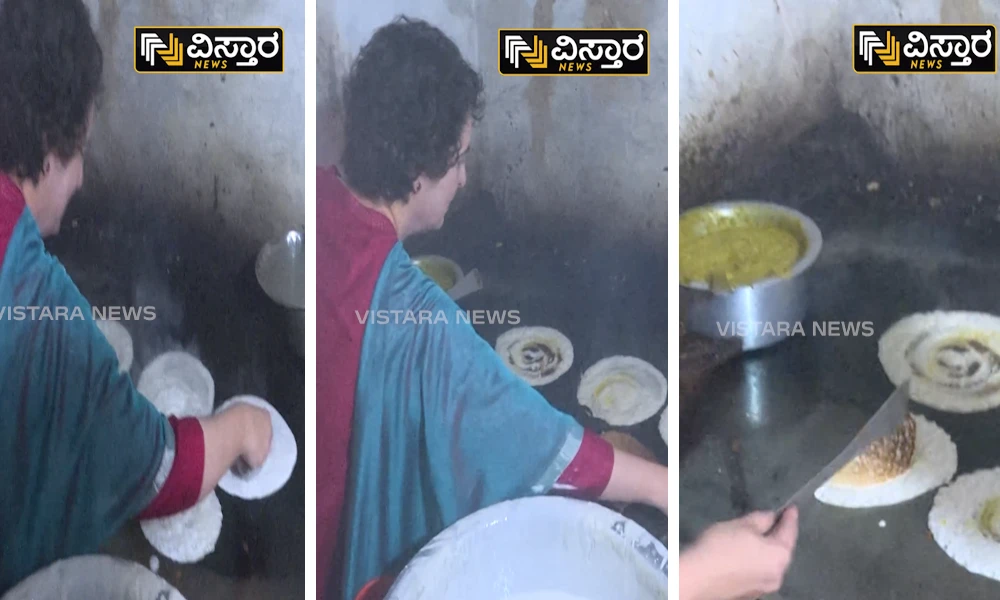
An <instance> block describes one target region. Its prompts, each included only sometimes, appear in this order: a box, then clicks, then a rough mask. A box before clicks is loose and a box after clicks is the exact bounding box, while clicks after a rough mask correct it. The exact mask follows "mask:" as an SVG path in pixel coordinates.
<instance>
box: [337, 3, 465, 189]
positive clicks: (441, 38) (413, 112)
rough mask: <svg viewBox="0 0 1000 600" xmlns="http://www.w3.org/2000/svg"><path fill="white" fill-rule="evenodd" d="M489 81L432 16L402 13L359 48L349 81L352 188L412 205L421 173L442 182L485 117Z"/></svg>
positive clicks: (347, 169) (347, 150)
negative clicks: (469, 125) (468, 129)
mask: <svg viewBox="0 0 1000 600" xmlns="http://www.w3.org/2000/svg"><path fill="white" fill-rule="evenodd" d="M482 109H483V80H482V78H481V77H480V75H479V74H478V73H477V72H476V70H475V69H473V68H472V66H471V65H470V64H469V63H468V62H466V61H465V59H464V58H462V53H461V52H460V51H459V49H458V46H456V45H455V43H454V42H453V41H452V40H451V39H449V38H448V37H447V36H446V35H445V34H444V33H442V32H441V30H439V29H437V28H436V27H434V26H432V25H430V24H428V23H427V22H425V21H421V20H417V19H410V18H407V17H405V16H402V17H397V18H396V20H394V21H393V22H392V23H390V24H388V25H385V26H383V27H381V28H380V29H379V30H378V31H376V32H375V34H374V35H373V36H372V38H371V40H369V41H368V43H367V44H365V46H364V47H363V48H361V51H360V52H359V53H358V56H357V58H356V59H355V61H354V64H353V65H352V67H351V71H350V73H349V74H348V77H347V79H346V81H345V82H344V113H345V115H344V117H345V118H344V134H345V138H346V143H345V146H344V155H343V158H342V160H341V164H342V167H343V171H344V176H345V177H346V179H347V182H348V183H349V184H350V185H351V187H352V188H353V189H354V190H356V191H357V192H358V193H360V194H361V195H363V196H365V197H367V198H370V199H372V200H377V201H382V202H405V201H406V200H407V198H408V197H409V195H410V193H411V192H412V191H413V184H414V182H415V181H416V179H417V178H418V177H420V176H421V175H426V176H427V177H429V178H431V179H433V180H438V179H440V178H441V177H444V175H445V174H446V173H447V172H448V170H449V169H450V168H451V167H452V166H453V165H454V164H455V161H456V159H457V158H458V153H459V150H460V148H459V145H460V144H461V137H462V130H463V129H464V127H465V124H466V122H467V121H468V120H469V119H470V118H471V119H473V120H474V121H478V120H480V119H481V118H482Z"/></svg>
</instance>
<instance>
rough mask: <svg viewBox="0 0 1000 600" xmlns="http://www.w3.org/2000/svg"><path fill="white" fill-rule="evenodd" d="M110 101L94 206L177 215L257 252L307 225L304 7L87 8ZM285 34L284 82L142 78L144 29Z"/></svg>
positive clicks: (98, 148)
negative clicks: (249, 29) (253, 244)
mask: <svg viewBox="0 0 1000 600" xmlns="http://www.w3.org/2000/svg"><path fill="white" fill-rule="evenodd" d="M86 3H87V5H88V6H89V7H90V10H91V16H92V19H93V21H94V25H95V28H96V30H97V34H98V39H99V40H100V42H101V45H102V47H103V49H104V54H105V70H104V84H105V93H104V97H103V98H102V104H101V107H100V110H99V112H98V116H97V121H96V124H95V128H94V131H93V135H92V137H91V147H90V150H89V153H88V156H87V160H88V164H87V175H86V179H87V182H86V185H87V188H88V191H89V192H91V193H90V194H84V195H85V196H87V197H89V196H96V197H98V198H102V199H103V200H105V201H106V202H108V203H112V204H113V203H117V202H120V203H126V205H125V206H124V208H126V209H128V210H142V208H143V206H149V205H151V204H157V205H162V204H163V203H168V204H172V205H174V207H175V209H176V211H175V212H181V213H183V214H185V215H186V216H187V217H196V218H199V219H205V220H210V221H211V222H212V223H213V227H215V226H216V225H215V224H217V225H218V226H223V227H225V228H227V229H228V230H230V231H232V232H234V233H236V234H237V235H239V236H240V237H244V238H249V240H251V241H258V242H259V241H263V240H264V239H268V238H270V237H272V236H275V235H280V234H281V233H282V232H283V231H285V230H287V229H288V228H290V227H295V226H301V225H302V224H303V222H304V197H303V194H304V187H303V173H304V153H305V151H304V146H303V145H304V133H303V129H304V96H303V93H304V92H303V86H304V67H305V61H304V58H303V57H304V52H305V37H304V36H305V8H304V3H303V2H275V1H274V0H243V1H235V0H219V1H215V2H208V3H205V2H195V1H192V0H162V1H157V2H148V1H147V2H142V3H139V2H128V1H126V0H87V2H86ZM143 25H145V26H154V25H159V26H164V25H216V26H227V25H228V26H241V25H243V26H251V25H252V26H280V27H283V28H284V32H285V49H284V51H285V72H284V73H282V74H265V75H256V74H230V75H225V76H223V75H220V74H190V75H155V74H153V75H140V74H138V73H136V72H135V70H134V68H133V62H132V60H133V58H132V40H133V28H134V27H136V26H143Z"/></svg>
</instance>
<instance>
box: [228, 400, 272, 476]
mask: <svg viewBox="0 0 1000 600" xmlns="http://www.w3.org/2000/svg"><path fill="white" fill-rule="evenodd" d="M233 408H234V409H241V410H244V411H245V414H244V416H243V449H242V451H241V452H240V458H242V459H243V460H244V461H246V463H247V465H248V466H249V467H250V468H251V469H259V468H260V467H261V466H262V465H263V464H264V461H265V460H266V459H267V455H268V453H269V452H270V451H271V414H270V413H269V412H267V411H266V410H264V409H263V408H259V407H257V406H250V405H243V406H235V407H233Z"/></svg>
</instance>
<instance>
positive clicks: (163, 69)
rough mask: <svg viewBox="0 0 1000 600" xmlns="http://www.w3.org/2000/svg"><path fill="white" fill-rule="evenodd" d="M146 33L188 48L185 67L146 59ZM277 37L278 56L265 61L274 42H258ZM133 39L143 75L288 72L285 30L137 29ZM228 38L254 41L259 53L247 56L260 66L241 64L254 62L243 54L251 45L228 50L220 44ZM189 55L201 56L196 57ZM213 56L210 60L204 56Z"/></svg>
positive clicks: (136, 63)
mask: <svg viewBox="0 0 1000 600" xmlns="http://www.w3.org/2000/svg"><path fill="white" fill-rule="evenodd" d="M143 33H155V34H157V35H158V36H159V38H160V39H161V40H162V41H163V43H164V44H169V43H170V42H169V40H170V35H171V34H173V36H174V38H176V39H177V40H179V41H180V42H181V43H182V44H184V52H183V54H184V64H182V65H178V66H171V65H168V64H166V63H165V62H164V61H163V60H162V57H160V56H157V57H156V59H154V64H153V65H150V64H149V62H148V60H147V59H146V58H145V57H143V56H142V49H141V48H140V45H141V40H142V34H143ZM275 33H277V34H278V52H277V54H275V55H274V56H271V57H265V56H263V55H262V54H261V50H262V49H263V50H264V51H265V52H267V53H268V54H270V53H271V52H273V51H274V48H273V46H272V44H271V42H270V40H269V41H267V42H265V43H263V44H262V43H261V42H260V41H259V40H258V38H260V39H263V38H271V39H273V36H274V34H275ZM198 34H203V35H205V36H207V37H208V39H209V40H210V41H211V47H209V43H206V42H204V41H203V40H200V39H199V40H197V41H196V40H195V36H197V35H198ZM133 37H134V39H133V42H132V45H133V54H132V57H133V66H134V67H135V70H136V71H137V72H139V73H233V72H236V73H283V72H284V71H285V32H284V30H283V29H282V28H281V27H188V26H175V27H136V28H135V30H134V32H133ZM226 37H231V38H251V39H252V40H253V42H254V47H253V50H255V51H254V52H252V54H251V53H249V52H247V54H251V56H252V57H254V58H256V59H257V64H256V65H239V64H237V63H240V62H248V61H250V58H247V57H246V56H244V53H243V52H242V50H244V49H245V48H247V47H248V46H249V45H248V44H247V43H246V42H236V43H234V42H230V43H229V44H227V45H226V46H223V45H222V44H221V43H216V39H217V38H226ZM189 52H193V53H195V54H198V55H199V56H192V55H191V54H189ZM209 52H210V53H211V55H210V56H201V55H204V54H206V53H209ZM230 55H232V56H230ZM206 63H207V66H205V64H206Z"/></svg>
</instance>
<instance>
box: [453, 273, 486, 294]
mask: <svg viewBox="0 0 1000 600" xmlns="http://www.w3.org/2000/svg"><path fill="white" fill-rule="evenodd" d="M481 289H483V278H482V276H481V275H480V274H479V269H472V270H471V271H469V272H468V273H466V274H465V276H464V277H462V278H461V279H459V280H458V281H456V282H455V285H453V286H451V289H449V290H448V296H449V297H450V298H451V299H452V300H455V301H458V300H459V299H461V298H465V297H466V296H468V295H469V294H474V293H476V292H478V291H479V290H481Z"/></svg>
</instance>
